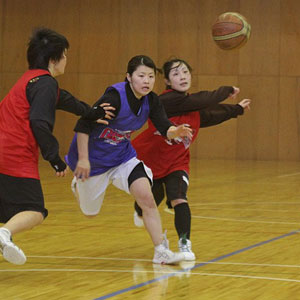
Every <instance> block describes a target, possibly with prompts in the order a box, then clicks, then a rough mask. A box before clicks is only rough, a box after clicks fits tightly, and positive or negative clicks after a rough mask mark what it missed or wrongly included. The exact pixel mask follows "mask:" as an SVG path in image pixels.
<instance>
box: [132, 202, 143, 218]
mask: <svg viewBox="0 0 300 300" xmlns="http://www.w3.org/2000/svg"><path fill="white" fill-rule="evenodd" d="M134 209H135V211H136V212H137V214H138V215H139V216H140V217H141V216H142V215H143V211H142V209H141V208H140V207H139V205H138V204H137V203H136V201H135V202H134Z"/></svg>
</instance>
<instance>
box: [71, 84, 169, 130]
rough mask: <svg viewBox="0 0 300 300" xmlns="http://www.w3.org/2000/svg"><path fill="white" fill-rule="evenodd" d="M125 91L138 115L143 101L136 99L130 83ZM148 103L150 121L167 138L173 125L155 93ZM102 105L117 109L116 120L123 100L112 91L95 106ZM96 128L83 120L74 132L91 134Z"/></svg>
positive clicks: (80, 120) (151, 93) (131, 106)
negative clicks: (105, 104) (108, 104)
mask: <svg viewBox="0 0 300 300" xmlns="http://www.w3.org/2000/svg"><path fill="white" fill-rule="evenodd" d="M125 90H126V96H127V100H128V104H129V106H130V108H131V110H132V112H133V113H134V114H136V115H137V114H138V111H139V109H140V107H141V104H142V101H141V100H140V99H138V98H136V97H135V95H134V93H133V91H132V90H131V88H130V85H129V83H127V84H126V85H125ZM148 102H149V118H150V120H151V121H152V123H153V124H154V126H155V127H156V129H157V130H158V131H159V132H160V133H161V134H162V135H163V136H166V134H167V131H168V129H169V127H170V126H172V125H173V124H172V123H171V122H170V121H169V120H168V118H167V115H166V113H165V110H164V107H163V105H162V104H161V102H160V100H159V98H158V96H157V95H156V94H155V93H154V92H150V93H149V94H148ZM101 103H110V105H111V106H113V107H114V108H115V109H116V110H115V111H113V113H114V114H115V118H116V117H117V116H118V113H119V111H120V107H121V99H120V95H119V93H118V91H117V90H115V89H111V90H109V91H106V92H105V93H104V95H103V96H102V97H101V98H100V99H99V100H98V101H97V102H96V103H95V104H94V106H98V105H99V104H101ZM96 126H97V123H95V122H91V121H88V120H84V119H83V118H81V119H79V120H78V121H77V124H76V126H75V129H74V130H75V131H76V132H82V133H86V134H90V133H91V132H92V130H93V129H94V128H95V127H96Z"/></svg>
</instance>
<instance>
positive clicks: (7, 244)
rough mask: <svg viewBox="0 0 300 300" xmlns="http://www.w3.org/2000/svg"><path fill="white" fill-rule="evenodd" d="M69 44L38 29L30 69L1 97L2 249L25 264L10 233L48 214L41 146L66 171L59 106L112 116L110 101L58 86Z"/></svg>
mask: <svg viewBox="0 0 300 300" xmlns="http://www.w3.org/2000/svg"><path fill="white" fill-rule="evenodd" d="M68 48H69V43H68V41H67V39H66V38H65V37H64V36H63V35H61V34H59V33H57V32H55V31H53V30H51V29H47V28H39V29H36V30H35V31H34V32H33V35H32V37H31V38H30V40H29V44H28V49H27V61H28V64H29V69H28V70H27V71H26V72H25V73H24V74H23V75H22V76H21V78H20V79H19V80H18V81H17V82H16V84H15V85H14V86H13V87H12V89H11V90H10V91H9V93H8V94H7V95H6V97H5V98H4V99H3V100H2V101H1V102H0V223H4V225H3V227H1V228H0V252H2V255H3V257H4V259H6V260H7V261H9V262H11V263H13V264H19V265H20V264H24V263H25V262H26V256H25V254H24V253H23V251H22V250H21V249H20V248H19V247H17V246H16V245H15V244H14V243H13V242H12V236H13V235H14V234H16V233H19V232H22V231H25V230H29V229H31V228H33V227H35V226H37V225H39V224H41V223H42V222H43V220H44V219H45V218H46V217H47V215H48V211H47V209H46V208H45V206H44V197H43V192H42V187H41V183H40V177H39V171H38V157H39V149H40V151H41V153H42V156H43V158H44V159H45V160H47V161H49V162H50V164H51V166H52V167H53V168H54V170H55V172H56V176H58V177H61V176H65V174H66V171H67V167H66V164H65V162H64V161H63V160H62V159H61V158H60V155H59V145H58V142H57V140H56V138H55V137H54V136H53V134H52V131H53V127H54V121H55V110H56V109H61V110H65V111H68V112H71V113H73V114H76V115H80V116H83V117H84V118H88V119H91V120H97V119H99V118H103V117H105V118H108V119H109V118H110V117H111V116H112V115H111V110H112V107H110V106H109V104H107V103H105V104H104V105H102V107H96V108H91V107H90V106H89V105H88V104H86V103H84V102H81V101H79V100H77V99H76V98H74V97H73V96H72V95H71V94H69V93H68V92H67V91H65V90H60V89H59V87H58V83H57V81H56V79H55V77H56V76H58V75H61V74H63V73H64V70H65V66H66V63H67V58H66V53H67V49H68ZM99 122H101V123H102V122H103V123H107V121H105V120H102V121H101V120H99Z"/></svg>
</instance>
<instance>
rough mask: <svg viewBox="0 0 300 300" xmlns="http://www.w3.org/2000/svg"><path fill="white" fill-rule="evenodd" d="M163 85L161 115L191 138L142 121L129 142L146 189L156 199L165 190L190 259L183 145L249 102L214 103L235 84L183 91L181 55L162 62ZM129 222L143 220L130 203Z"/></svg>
mask: <svg viewBox="0 0 300 300" xmlns="http://www.w3.org/2000/svg"><path fill="white" fill-rule="evenodd" d="M163 71H164V77H165V82H166V85H167V89H166V90H165V91H164V92H163V93H162V94H161V95H160V96H159V98H160V100H161V102H162V104H163V106H164V108H165V111H166V113H167V116H168V118H169V120H170V121H172V122H173V123H174V124H175V125H179V124H188V125H189V126H190V128H191V129H192V130H193V138H192V140H188V139H184V138H177V139H173V140H172V141H169V140H166V139H165V138H164V137H162V136H161V135H160V134H159V132H158V131H157V130H156V129H155V128H154V126H153V124H152V122H151V121H150V120H149V121H148V129H146V130H145V131H143V132H142V133H141V134H139V135H138V136H137V137H136V138H135V139H134V140H133V141H132V145H133V146H134V148H135V149H136V151H137V156H138V158H139V159H141V160H143V161H144V162H145V164H146V165H147V166H148V167H149V168H150V169H151V170H152V172H153V179H154V180H153V186H152V192H153V195H154V198H155V201H156V204H157V205H159V204H160V203H161V202H162V200H163V199H164V197H165V191H166V196H167V205H168V207H169V208H174V212H175V227H176V230H177V234H178V237H179V241H178V247H179V251H180V252H183V253H184V254H185V260H195V259H196V256H195V254H194V253H193V252H192V244H191V241H190V231H191V213H190V208H189V205H188V201H187V189H188V184H189V162H190V151H189V147H190V145H191V143H193V142H194V141H195V139H196V137H197V134H198V131H199V128H200V127H207V126H213V125H216V124H219V123H222V122H224V121H226V120H229V119H231V118H236V117H237V116H238V115H242V114H243V112H244V109H245V108H249V105H250V100H249V99H244V100H242V101H241V102H240V103H239V104H236V105H232V104H219V103H220V102H222V101H224V100H225V99H227V98H232V99H233V98H235V97H236V95H237V94H238V93H239V89H238V88H236V87H232V86H222V87H220V88H218V89H217V90H215V91H200V92H197V93H193V94H189V93H188V90H189V88H190V86H191V67H190V66H189V64H188V63H187V62H185V61H184V60H181V59H173V60H170V61H167V62H166V63H165V64H164V66H163ZM135 210H136V211H135V213H134V222H135V224H136V226H143V220H142V218H140V217H141V216H142V210H141V209H140V207H139V206H138V205H137V203H135Z"/></svg>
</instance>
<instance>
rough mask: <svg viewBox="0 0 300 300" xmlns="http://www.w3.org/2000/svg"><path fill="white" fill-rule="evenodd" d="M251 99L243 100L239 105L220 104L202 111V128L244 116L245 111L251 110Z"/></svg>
mask: <svg viewBox="0 0 300 300" xmlns="http://www.w3.org/2000/svg"><path fill="white" fill-rule="evenodd" d="M250 102H251V100H250V99H243V100H242V101H240V102H239V104H218V105H215V106H213V107H210V108H207V109H203V110H200V127H201V128H204V127H209V126H214V125H218V124H220V123H223V122H224V121H227V120H230V119H232V118H237V117H238V116H239V115H243V113H244V110H245V109H250Z"/></svg>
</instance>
